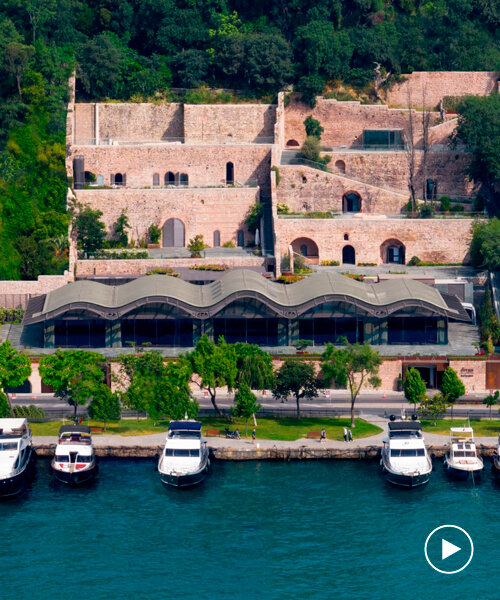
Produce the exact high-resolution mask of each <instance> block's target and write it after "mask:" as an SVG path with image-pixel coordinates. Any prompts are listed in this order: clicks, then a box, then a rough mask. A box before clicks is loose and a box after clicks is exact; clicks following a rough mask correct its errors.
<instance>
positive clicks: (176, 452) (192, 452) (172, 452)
mask: <svg viewBox="0 0 500 600" xmlns="http://www.w3.org/2000/svg"><path fill="white" fill-rule="evenodd" d="M165 456H200V449H199V448H190V449H182V450H180V449H178V448H167V449H166V450H165Z"/></svg>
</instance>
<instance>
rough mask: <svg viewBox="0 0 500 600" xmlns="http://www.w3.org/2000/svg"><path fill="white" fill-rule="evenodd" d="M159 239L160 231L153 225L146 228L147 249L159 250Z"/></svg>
mask: <svg viewBox="0 0 500 600" xmlns="http://www.w3.org/2000/svg"><path fill="white" fill-rule="evenodd" d="M160 237H161V229H160V228H159V227H158V226H157V225H155V224H154V223H151V225H150V226H149V228H148V239H149V243H148V248H159V247H160V244H159V242H160Z"/></svg>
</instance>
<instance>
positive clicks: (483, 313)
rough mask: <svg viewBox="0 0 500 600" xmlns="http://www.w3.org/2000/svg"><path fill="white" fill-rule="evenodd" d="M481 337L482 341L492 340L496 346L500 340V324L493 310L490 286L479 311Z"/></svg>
mask: <svg viewBox="0 0 500 600" xmlns="http://www.w3.org/2000/svg"><path fill="white" fill-rule="evenodd" d="M479 322H480V324H479V335H480V336H481V340H482V341H483V342H486V341H488V340H491V341H492V342H493V343H494V344H496V343H498V340H499V339H500V323H499V322H498V317H497V316H496V314H495V311H494V310H493V303H492V300H491V290H490V286H489V285H487V286H486V290H485V294H484V298H483V301H482V303H481V307H480V309H479Z"/></svg>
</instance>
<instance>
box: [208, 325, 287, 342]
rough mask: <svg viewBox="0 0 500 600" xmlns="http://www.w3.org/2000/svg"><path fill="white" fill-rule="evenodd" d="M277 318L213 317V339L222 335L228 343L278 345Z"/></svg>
mask: <svg viewBox="0 0 500 600" xmlns="http://www.w3.org/2000/svg"><path fill="white" fill-rule="evenodd" d="M278 321H279V319H214V320H213V325H214V339H215V340H217V339H219V337H220V336H221V335H222V336H224V339H225V340H226V342H228V343H229V344H234V343H236V342H246V343H247V344H258V345H259V346H278Z"/></svg>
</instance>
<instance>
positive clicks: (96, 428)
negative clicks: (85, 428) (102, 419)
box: [90, 425, 104, 433]
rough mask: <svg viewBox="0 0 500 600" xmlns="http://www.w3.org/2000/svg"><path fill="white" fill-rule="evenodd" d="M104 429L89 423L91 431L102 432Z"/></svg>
mask: <svg viewBox="0 0 500 600" xmlns="http://www.w3.org/2000/svg"><path fill="white" fill-rule="evenodd" d="M103 431H104V427H97V426H95V425H91V427H90V432H91V433H102V432H103Z"/></svg>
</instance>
